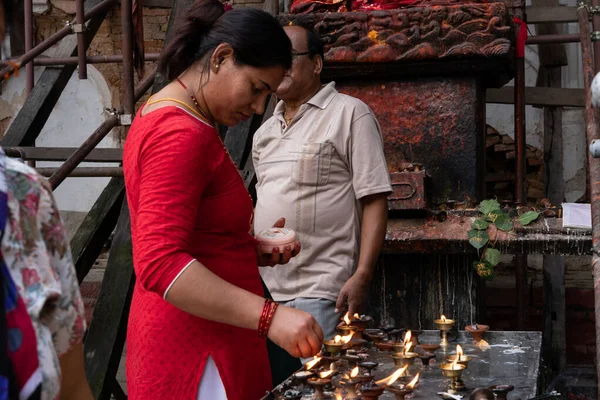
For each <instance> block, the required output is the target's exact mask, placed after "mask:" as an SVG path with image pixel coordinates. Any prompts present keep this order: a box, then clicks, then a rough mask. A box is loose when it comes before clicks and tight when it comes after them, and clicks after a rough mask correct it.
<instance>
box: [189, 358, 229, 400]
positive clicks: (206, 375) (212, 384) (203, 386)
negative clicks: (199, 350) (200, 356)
mask: <svg viewBox="0 0 600 400" xmlns="http://www.w3.org/2000/svg"><path fill="white" fill-rule="evenodd" d="M196 400H227V393H225V386H223V381H222V380H221V376H220V375H219V370H218V369H217V365H216V364H215V362H214V360H213V359H212V357H211V356H208V360H206V366H205V367H204V372H203V373H202V379H201V380H200V386H199V387H198V397H197V398H196Z"/></svg>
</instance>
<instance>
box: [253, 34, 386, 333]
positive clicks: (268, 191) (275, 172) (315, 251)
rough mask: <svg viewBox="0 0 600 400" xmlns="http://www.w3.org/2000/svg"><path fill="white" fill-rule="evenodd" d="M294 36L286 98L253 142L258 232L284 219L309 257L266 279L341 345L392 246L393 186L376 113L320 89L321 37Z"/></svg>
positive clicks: (277, 296) (330, 88)
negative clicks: (339, 337) (343, 328)
mask: <svg viewBox="0 0 600 400" xmlns="http://www.w3.org/2000/svg"><path fill="white" fill-rule="evenodd" d="M285 30H286V32H287V34H288V36H289V37H290V40H291V42H292V47H293V52H294V61H293V64H292V68H291V69H290V71H289V73H288V74H287V75H286V77H285V78H284V80H283V82H282V83H281V85H280V86H279V88H278V89H277V95H278V97H279V98H280V99H281V100H282V101H280V102H279V103H278V104H277V106H276V108H275V111H274V115H273V117H271V118H270V119H269V120H267V121H266V122H265V123H264V124H263V125H262V126H261V127H260V129H259V130H258V131H257V132H256V134H255V136H254V143H253V152H252V157H253V162H254V168H255V171H256V174H257V177H258V183H257V186H256V188H257V196H258V202H257V205H256V210H255V220H254V221H255V222H254V228H255V232H260V231H261V230H262V229H265V228H268V227H270V226H271V223H272V222H273V221H275V220H277V219H278V218H280V217H282V216H283V217H285V219H286V226H287V227H289V228H292V229H294V230H295V231H296V232H297V234H298V236H299V240H300V242H301V243H302V251H301V252H300V253H299V254H298V255H297V256H296V257H294V258H293V259H292V260H291V261H290V262H289V264H287V265H284V266H277V267H276V268H261V275H262V277H263V279H264V281H265V284H266V285H267V287H268V288H269V291H270V292H271V295H272V296H273V299H274V300H275V301H278V302H281V303H284V304H285V305H287V306H291V307H295V308H299V309H302V310H304V311H307V312H309V313H311V314H312V315H313V316H314V317H315V319H316V320H317V321H318V322H319V324H320V325H321V327H322V328H323V332H324V333H325V337H333V336H334V335H335V327H336V325H337V323H338V322H339V319H340V314H341V313H342V312H345V311H346V309H347V310H348V311H350V313H351V315H353V314H354V313H355V312H360V311H361V306H362V305H363V304H364V301H365V298H366V295H367V292H368V288H369V284H370V281H371V278H372V276H373V271H374V268H375V263H376V260H377V257H378V255H379V252H380V250H381V246H382V244H383V240H384V237H385V232H386V223H387V195H388V194H389V193H390V192H391V186H390V179H389V173H388V170H387V165H386V161H385V157H384V154H383V145H382V138H381V132H380V128H379V125H378V123H377V120H376V119H375V116H374V115H373V113H372V111H371V110H370V109H369V107H367V105H366V104H364V103H363V102H361V101H360V100H358V99H356V98H353V97H350V96H347V95H344V94H341V93H338V92H337V91H336V90H335V83H333V82H332V83H329V84H327V85H324V86H323V85H321V79H320V74H321V70H322V68H323V59H324V57H323V44H322V42H321V39H320V37H319V36H318V35H317V34H316V33H315V32H314V31H312V30H309V29H305V28H303V27H300V26H289V27H286V28H285Z"/></svg>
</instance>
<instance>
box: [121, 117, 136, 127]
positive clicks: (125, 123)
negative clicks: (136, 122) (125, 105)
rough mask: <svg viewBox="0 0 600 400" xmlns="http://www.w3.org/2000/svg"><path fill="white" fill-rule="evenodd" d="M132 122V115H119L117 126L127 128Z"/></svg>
mask: <svg viewBox="0 0 600 400" xmlns="http://www.w3.org/2000/svg"><path fill="white" fill-rule="evenodd" d="M132 122H133V115H131V114H120V115H119V125H121V126H129V125H131V123H132Z"/></svg>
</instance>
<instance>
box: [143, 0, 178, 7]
mask: <svg viewBox="0 0 600 400" xmlns="http://www.w3.org/2000/svg"><path fill="white" fill-rule="evenodd" d="M142 4H143V5H144V7H155V8H171V7H173V0H143V1H142Z"/></svg>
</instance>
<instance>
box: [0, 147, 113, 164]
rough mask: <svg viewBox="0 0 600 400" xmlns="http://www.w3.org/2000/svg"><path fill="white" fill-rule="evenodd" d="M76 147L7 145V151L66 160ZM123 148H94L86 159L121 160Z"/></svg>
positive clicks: (35, 158) (27, 158)
mask: <svg viewBox="0 0 600 400" xmlns="http://www.w3.org/2000/svg"><path fill="white" fill-rule="evenodd" d="M76 150H77V148H76V147H7V148H6V153H7V154H8V155H9V156H11V157H16V156H17V154H19V157H23V158H24V159H25V160H36V161H65V160H66V159H68V158H69V157H70V156H71V155H72V154H73V153H74V152H75V151H76ZM122 159H123V149H94V150H92V151H91V152H90V154H88V155H87V156H86V157H85V159H84V161H88V162H121V161H122Z"/></svg>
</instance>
